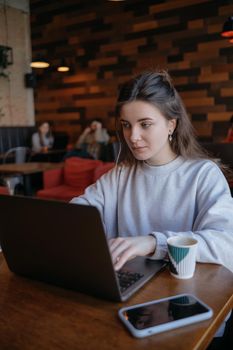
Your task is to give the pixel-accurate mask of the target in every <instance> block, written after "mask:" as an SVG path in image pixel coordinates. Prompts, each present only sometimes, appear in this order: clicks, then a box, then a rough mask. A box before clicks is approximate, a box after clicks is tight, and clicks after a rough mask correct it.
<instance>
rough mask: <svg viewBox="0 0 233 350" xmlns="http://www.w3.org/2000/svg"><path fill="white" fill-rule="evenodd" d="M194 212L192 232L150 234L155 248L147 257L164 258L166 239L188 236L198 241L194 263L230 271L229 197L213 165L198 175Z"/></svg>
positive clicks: (232, 212)
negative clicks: (203, 263)
mask: <svg viewBox="0 0 233 350" xmlns="http://www.w3.org/2000/svg"><path fill="white" fill-rule="evenodd" d="M190 200H192V199H190ZM196 213H197V214H196V216H195V220H194V223H193V230H192V231H188V232H179V233H177V232H172V231H164V232H152V234H153V236H154V237H155V239H156V247H157V248H156V251H155V253H154V255H153V256H152V257H151V258H154V259H162V258H164V257H165V256H166V254H167V243H166V240H167V238H168V237H171V236H174V235H180V236H186V235H188V236H192V237H193V238H195V239H197V241H198V250H197V261H199V262H208V263H216V264H221V265H224V266H225V267H227V268H228V269H230V270H231V271H233V255H232V251H233V198H232V197H231V194H230V190H229V186H228V183H227V181H226V179H225V177H224V175H223V174H222V172H221V171H220V169H219V168H218V167H217V166H216V165H212V164H211V165H210V166H209V167H208V169H206V171H205V172H202V174H200V176H199V179H198V186H197V192H196Z"/></svg>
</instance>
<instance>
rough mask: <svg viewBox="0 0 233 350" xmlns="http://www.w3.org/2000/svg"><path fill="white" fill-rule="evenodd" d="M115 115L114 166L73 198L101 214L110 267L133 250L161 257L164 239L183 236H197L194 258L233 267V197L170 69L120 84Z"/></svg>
mask: <svg viewBox="0 0 233 350" xmlns="http://www.w3.org/2000/svg"><path fill="white" fill-rule="evenodd" d="M116 116H117V117H116V126H117V130H118V133H119V137H120V144H121V149H120V154H119V160H120V162H119V164H118V165H116V167H115V168H114V169H113V170H111V171H110V172H108V173H107V174H105V175H103V176H102V177H101V178H100V179H99V180H98V181H97V182H96V183H95V184H94V185H92V186H90V187H89V188H87V189H86V191H85V194H84V195H82V196H80V197H78V198H74V199H73V200H72V202H73V203H78V204H85V205H93V206H96V207H97V208H98V210H99V211H100V213H101V216H102V220H103V223H104V226H105V229H106V235H107V237H108V238H109V245H110V250H111V254H112V258H113V262H114V265H115V269H116V270H118V269H120V268H121V267H122V266H123V264H124V263H125V262H126V261H127V260H129V259H131V258H132V257H134V256H136V255H145V256H146V255H147V256H150V258H153V259H162V258H164V257H165V256H166V254H167V243H166V240H167V238H168V237H171V236H173V235H181V236H184V235H188V236H192V237H195V238H196V239H197V240H198V252H197V261H199V262H209V263H217V264H222V265H225V266H226V267H227V268H229V269H230V270H232V271H233V259H232V250H233V215H232V214H233V198H232V197H231V195H230V190H229V186H228V184H227V181H226V179H225V177H224V175H223V173H222V172H221V170H220V168H219V167H218V165H217V164H216V163H215V162H214V161H212V160H210V159H208V156H207V155H206V154H205V153H204V151H202V149H201V148H200V146H199V144H198V143H197V141H196V140H195V137H194V133H193V129H192V125H191V123H190V120H189V117H188V115H187V112H186V110H185V108H184V105H183V103H182V101H181V98H180V96H179V94H178V93H177V91H176V89H175V88H174V86H173V85H172V82H171V79H170V77H169V75H168V73H167V72H165V71H162V72H145V73H143V74H141V75H139V76H137V77H135V78H133V79H132V80H130V81H129V82H127V83H125V84H124V85H123V86H122V88H121V90H120V94H119V97H118V101H117V105H116Z"/></svg>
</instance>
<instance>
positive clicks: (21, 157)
mask: <svg viewBox="0 0 233 350" xmlns="http://www.w3.org/2000/svg"><path fill="white" fill-rule="evenodd" d="M30 153H31V150H30V148H28V147H14V148H10V149H8V151H6V153H5V154H4V157H3V163H7V162H8V160H9V159H10V160H11V161H10V163H17V164H19V163H25V162H26V161H29V158H30ZM12 160H13V161H12Z"/></svg>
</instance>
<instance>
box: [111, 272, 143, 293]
mask: <svg viewBox="0 0 233 350" xmlns="http://www.w3.org/2000/svg"><path fill="white" fill-rule="evenodd" d="M143 276H144V275H143V274H141V273H138V272H130V271H123V270H122V271H118V272H117V277H118V280H119V284H120V291H121V292H124V291H125V290H126V289H127V288H129V287H131V286H132V285H133V284H134V283H135V282H137V281H138V280H140V279H141V278H142V277H143Z"/></svg>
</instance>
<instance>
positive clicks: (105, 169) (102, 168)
mask: <svg viewBox="0 0 233 350" xmlns="http://www.w3.org/2000/svg"><path fill="white" fill-rule="evenodd" d="M115 165H116V164H115V163H114V162H106V163H103V164H101V165H99V166H98V167H97V168H95V171H94V182H96V180H98V179H99V178H100V177H101V176H102V175H103V174H105V173H107V172H108V171H109V170H111V169H112V168H114V166H115Z"/></svg>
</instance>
